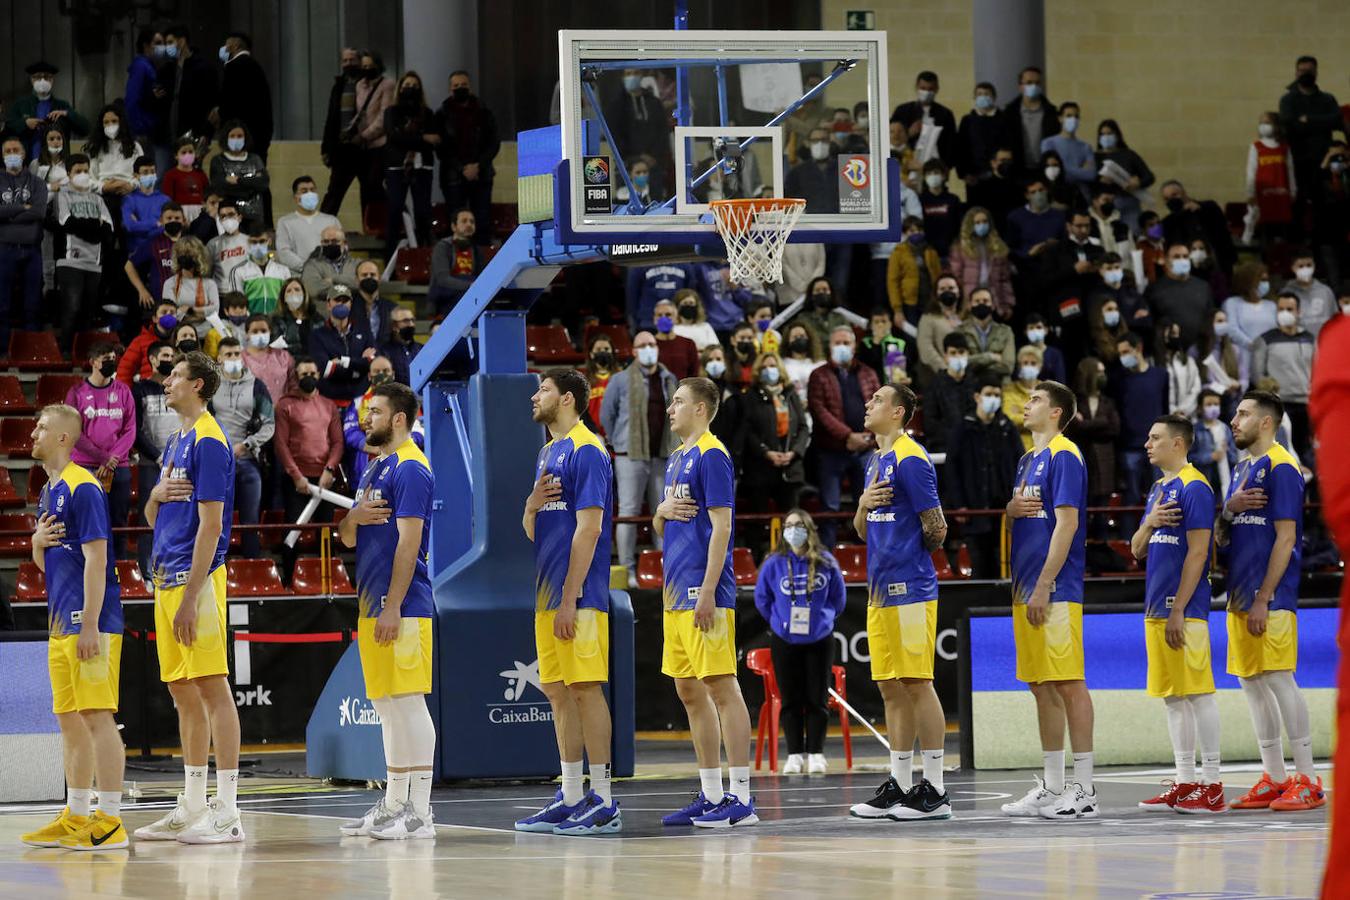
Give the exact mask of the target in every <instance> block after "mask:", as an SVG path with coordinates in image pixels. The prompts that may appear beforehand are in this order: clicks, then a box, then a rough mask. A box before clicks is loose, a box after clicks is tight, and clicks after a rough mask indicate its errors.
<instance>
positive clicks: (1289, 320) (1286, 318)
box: [1275, 309, 1298, 328]
mask: <svg viewBox="0 0 1350 900" xmlns="http://www.w3.org/2000/svg"><path fill="white" fill-rule="evenodd" d="M1275 324H1277V325H1279V326H1280V327H1281V328H1293V327H1294V326H1295V325H1297V324H1298V314H1297V313H1292V312H1290V311H1289V310H1287V309H1282V310H1280V311H1279V312H1277V313H1276V314H1275Z"/></svg>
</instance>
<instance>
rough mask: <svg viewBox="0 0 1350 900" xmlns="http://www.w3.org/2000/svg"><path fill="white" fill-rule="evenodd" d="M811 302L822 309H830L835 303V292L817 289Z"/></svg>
mask: <svg viewBox="0 0 1350 900" xmlns="http://www.w3.org/2000/svg"><path fill="white" fill-rule="evenodd" d="M811 302H812V303H814V304H815V305H816V306H817V307H819V308H820V309H828V308H829V307H831V306H833V305H834V294H833V293H831V292H830V291H816V292H815V293H814V294H812V295H811Z"/></svg>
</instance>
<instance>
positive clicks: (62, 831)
mask: <svg viewBox="0 0 1350 900" xmlns="http://www.w3.org/2000/svg"><path fill="white" fill-rule="evenodd" d="M88 824H89V817H88V816H75V815H71V812H70V807H69V806H67V807H66V808H65V809H63V810H61V814H60V815H58V816H57V817H56V818H55V819H52V820H51V821H50V822H48V823H47V824H46V825H43V826H42V827H41V828H39V829H38V830H37V831H30V832H28V833H27V834H25V835H23V836H22V837H20V838H19V840H21V841H23V842H24V843H25V844H27V845H28V846H30V847H59V846H61V839H62V838H67V837H70V836H71V835H72V834H75V833H76V832H78V831H79V830H80V829H81V828H84V827H85V826H87V825H88Z"/></svg>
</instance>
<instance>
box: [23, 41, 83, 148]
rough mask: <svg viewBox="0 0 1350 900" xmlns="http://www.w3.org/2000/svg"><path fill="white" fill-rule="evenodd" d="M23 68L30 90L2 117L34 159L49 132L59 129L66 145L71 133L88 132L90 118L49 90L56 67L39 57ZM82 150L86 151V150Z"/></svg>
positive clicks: (55, 73)
mask: <svg viewBox="0 0 1350 900" xmlns="http://www.w3.org/2000/svg"><path fill="white" fill-rule="evenodd" d="M24 71H25V72H26V73H28V83H29V84H30V85H31V86H32V88H33V91H32V93H30V94H24V95H23V96H21V97H19V98H18V99H17V100H15V101H14V102H13V103H11V104H10V105H9V108H8V113H9V114H8V116H7V117H6V119H5V131H6V132H7V133H8V134H10V135H13V136H14V137H15V138H16V139H17V140H18V141H19V145H20V146H21V147H22V148H23V154H24V156H27V157H29V158H33V157H36V156H37V155H38V154H39V153H41V152H42V148H43V146H44V144H45V143H46V139H47V132H48V131H59V132H60V133H61V135H62V136H63V137H64V138H65V144H66V146H70V139H71V137H73V136H74V135H80V136H83V135H86V134H88V133H89V120H88V119H86V118H85V117H84V116H82V115H80V114H79V112H77V111H76V110H75V108H74V107H73V106H71V104H70V101H69V100H62V99H61V98H60V97H57V96H56V95H55V94H53V93H52V88H53V86H54V82H55V80H56V75H57V73H58V72H59V71H60V70H59V69H57V67H56V66H54V65H52V64H51V63H49V62H46V61H45V60H39V61H37V62H35V63H31V64H30V65H28V66H27V67H26V68H25V69H24ZM85 152H86V153H87V152H89V151H88V150H87V149H86V150H85Z"/></svg>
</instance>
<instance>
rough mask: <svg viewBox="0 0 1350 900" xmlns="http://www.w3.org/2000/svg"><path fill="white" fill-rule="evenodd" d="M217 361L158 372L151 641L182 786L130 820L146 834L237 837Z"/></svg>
mask: <svg viewBox="0 0 1350 900" xmlns="http://www.w3.org/2000/svg"><path fill="white" fill-rule="evenodd" d="M218 387H220V370H219V369H217V368H216V364H215V362H214V361H213V360H212V359H211V358H210V357H209V356H207V355H206V354H205V353H200V352H197V351H193V352H191V353H188V354H187V355H186V356H183V357H181V358H180V359H179V360H178V361H177V362H175V363H174V367H173V371H172V372H170V373H169V377H168V378H166V379H164V405H165V406H167V407H169V408H170V409H172V410H173V411H174V412H176V413H177V414H178V418H179V421H180V423H181V425H180V428H179V430H178V431H177V432H175V433H174V434H171V435H169V439H168V441H167V442H166V443H165V445H164V453H163V455H162V456H161V457H160V478H159V483H158V484H157V485H155V488H154V490H152V491H151V492H150V499H149V500H148V501H147V502H146V504H145V520H146V522H147V523H149V524H150V525H151V526H153V527H154V529H155V539H154V550H153V552H152V554H151V566H152V568H153V570H154V582H155V633H156V637H155V646H156V647H157V648H158V651H159V677H160V679H161V680H163V681H165V682H167V683H168V685H169V693H170V694H172V695H173V702H174V705H175V706H176V707H177V708H178V733H179V736H180V738H181V740H182V744H183V772H184V776H185V781H186V786H185V788H184V790H183V793H182V794H180V795H179V796H178V803H177V805H176V806H175V807H174V809H173V810H172V811H171V812H170V813H169V814H168V815H166V816H165V817H164V818H162V819H160V820H159V821H158V822H155V823H154V824H152V825H146V826H144V827H142V828H138V829H136V837H137V838H139V839H141V840H145V841H172V840H177V841H181V842H183V843H186V844H225V843H236V842H239V841H242V840H243V839H244V826H243V823H242V822H241V821H240V819H239V807H238V806H237V805H236V803H235V801H236V795H237V792H238V788H239V712H238V710H237V709H236V708H235V705H234V691H232V690H231V689H230V685H229V681H228V675H229V665H228V663H227V661H226V658H225V550H226V548H228V547H229V546H230V519H231V517H232V515H233V507H234V453H233V451H232V449H231V447H230V442H229V439H228V438H226V437H225V432H223V431H221V429H220V426H219V425H218V424H216V420H215V418H214V417H213V416H212V415H211V414H210V413H209V412H207V409H206V406H207V404H208V403H209V402H210V400H211V397H212V396H214V395H215V393H216V389H217V388H218ZM212 741H214V742H215V748H216V796H215V798H214V800H212V801H211V803H210V804H208V803H207V801H206V772H207V758H208V756H209V755H210V750H211V744H212Z"/></svg>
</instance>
